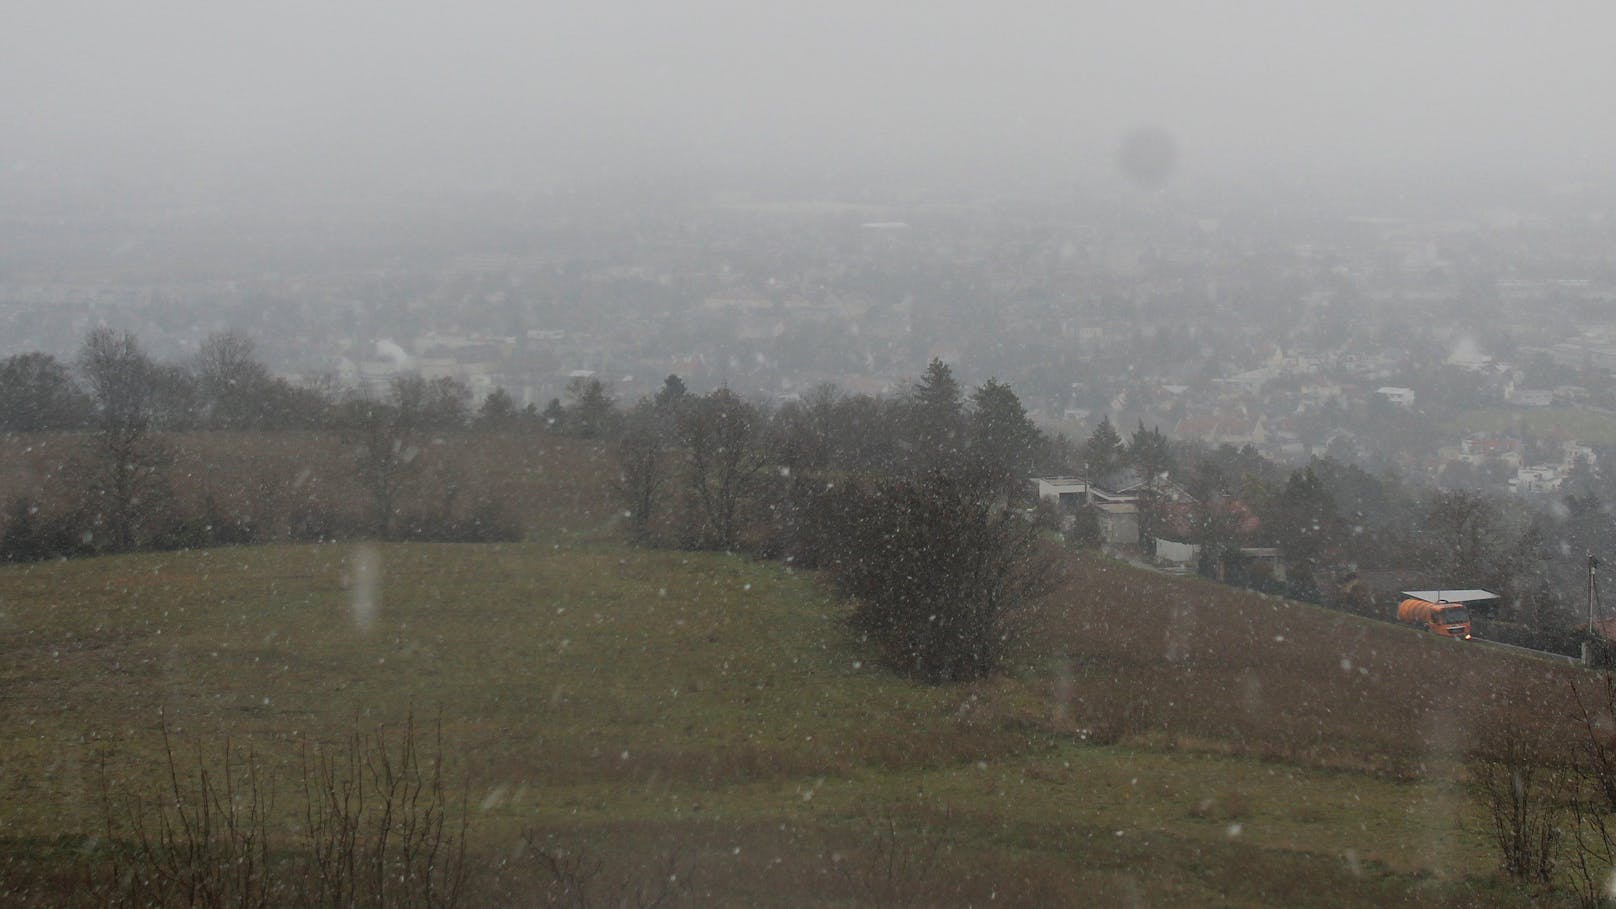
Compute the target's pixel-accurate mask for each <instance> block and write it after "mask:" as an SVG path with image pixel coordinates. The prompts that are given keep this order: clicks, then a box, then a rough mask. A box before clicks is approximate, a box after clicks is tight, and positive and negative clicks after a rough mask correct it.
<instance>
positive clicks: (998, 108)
mask: <svg viewBox="0 0 1616 909" xmlns="http://www.w3.org/2000/svg"><path fill="white" fill-rule="evenodd" d="M1613 30H1616V9H1613V8H1612V7H1611V6H1610V5H1609V4H1605V3H1598V2H1550V3H1544V4H1515V3H1501V2H1459V0H1441V2H1420V3H1406V2H1391V0H1370V2H1359V3H1346V2H1336V3H1307V4H1298V3H1286V2H1242V3H1233V4H1201V3H1164V2H1147V3H1131V2H1129V3H1124V2H1085V3H1012V4H986V3H958V2H947V3H897V2H895V3H863V2H847V0H833V2H816V3H806V2H788V3H767V4H756V3H745V2H718V0H696V2H682V3H621V2H607V3H598V4H597V3H591V4H562V3H538V4H530V3H511V2H505V3H477V4H468V5H460V4H440V3H424V2H419V0H405V2H390V3H382V2H353V3H340V4H330V3H312V2H302V0H298V2H290V3H273V4H272V3H227V4H219V3H201V2H186V0H177V2H172V3H162V4H126V3H113V2H60V3H58V2H36V0H19V2H17V3H12V4H9V5H8V8H7V14H6V23H5V28H4V29H3V30H0V192H3V193H4V196H3V198H5V199H7V200H10V202H11V204H23V203H48V202H51V201H59V200H60V199H62V198H71V199H73V200H76V201H77V202H79V203H82V204H85V205H91V206H95V205H98V204H104V205H107V206H113V207H115V206H116V205H117V204H118V202H119V200H120V199H125V198H129V197H131V196H133V197H137V198H143V197H147V196H157V197H162V196H164V195H169V196H172V197H174V198H179V199H183V200H187V201H194V202H201V203H205V204H241V203H244V202H245V203H248V204H252V203H254V202H258V203H265V202H272V201H273V202H286V201H288V200H291V199H295V200H304V199H309V200H322V201H326V202H330V201H333V200H338V201H341V200H352V201H355V202H358V201H363V200H373V199H377V198H380V199H383V200H388V201H392V202H399V201H405V202H408V201H409V200H412V199H419V198H422V197H430V196H434V195H437V194H442V193H450V194H455V193H461V192H465V191H477V192H481V191H496V192H528V191H533V190H535V189H540V190H544V189H551V188H555V187H559V186H567V185H574V184H577V183H579V182H591V181H595V182H598V181H607V182H611V181H621V180H656V181H664V182H674V183H677V182H678V181H681V180H691V179H697V180H700V181H702V183H703V184H704V185H706V184H711V183H716V184H718V185H724V184H730V185H736V184H748V185H758V184H767V183H768V182H769V181H771V180H797V181H801V180H809V181H813V180H821V181H825V180H828V181H829V182H830V183H831V184H832V185H836V186H844V187H846V186H860V185H864V184H868V183H869V182H874V181H882V180H890V179H895V178H897V179H902V180H904V181H908V182H914V183H920V184H924V185H936V184H938V183H948V182H955V183H957V182H959V181H967V182H977V183H981V184H983V185H989V186H997V185H1007V184H1009V185H1018V186H1027V185H1032V186H1038V185H1070V184H1078V185H1095V184H1104V183H1105V182H1106V181H1108V180H1111V179H1114V177H1115V169H1114V168H1113V167H1112V166H1111V165H1112V163H1113V160H1114V157H1115V152H1116V149H1117V146H1118V143H1119V142H1120V141H1121V139H1122V137H1123V136H1124V135H1126V134H1127V132H1128V131H1129V130H1131V129H1135V128H1139V127H1142V126H1154V127H1158V128H1160V129H1162V130H1164V131H1166V133H1167V134H1169V135H1171V136H1172V137H1173V138H1174V140H1175V141H1176V144H1177V147H1178V150H1179V164H1180V167H1179V169H1178V174H1177V177H1178V180H1179V182H1180V184H1181V185H1194V184H1197V183H1199V182H1204V181H1212V182H1214V183H1217V182H1219V181H1222V182H1225V183H1227V182H1228V181H1232V180H1239V181H1240V182H1241V183H1243V184H1252V183H1254V184H1262V183H1265V182H1268V183H1271V182H1273V181H1286V182H1292V183H1294V182H1301V183H1315V182H1316V183H1318V184H1321V185H1328V184H1331V183H1332V182H1333V183H1336V184H1339V183H1341V182H1343V181H1355V180H1361V179H1375V180H1380V179H1385V180H1392V181H1398V180H1410V179H1414V180H1453V181H1455V182H1458V183H1462V184H1465V185H1473V186H1477V187H1479V188H1480V189H1482V190H1485V189H1486V187H1487V186H1488V185H1489V184H1493V185H1498V184H1510V183H1513V182H1516V181H1524V182H1527V183H1540V182H1551V181H1586V180H1596V181H1599V180H1608V179H1609V178H1610V176H1611V167H1612V164H1611V162H1612V161H1616V118H1612V117H1610V116H1609V90H1610V88H1611V87H1612V86H1616V55H1612V54H1611V53H1610V52H1609V50H1610V49H1609V44H1608V37H1609V35H1610V34H1611V33H1612V31H1613Z"/></svg>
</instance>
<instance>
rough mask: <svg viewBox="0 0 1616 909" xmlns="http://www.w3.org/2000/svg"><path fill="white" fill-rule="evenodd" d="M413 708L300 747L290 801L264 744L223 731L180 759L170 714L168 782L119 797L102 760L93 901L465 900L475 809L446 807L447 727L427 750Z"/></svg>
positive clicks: (91, 873)
mask: <svg viewBox="0 0 1616 909" xmlns="http://www.w3.org/2000/svg"><path fill="white" fill-rule="evenodd" d="M420 740H421V733H420V730H418V729H417V728H416V726H415V723H414V720H413V718H411V719H409V720H406V722H405V724H404V726H403V728H402V729H401V730H399V731H398V732H397V733H396V734H394V735H389V733H388V732H387V730H385V729H378V730H377V731H376V732H375V733H372V734H361V733H359V732H355V733H353V734H352V735H351V736H350V737H349V738H348V740H347V742H346V743H345V744H344V745H342V746H339V747H337V748H335V749H333V750H331V751H318V752H309V751H305V753H304V755H303V761H302V765H301V773H300V774H299V778H298V779H297V780H296V781H295V784H294V786H293V787H292V798H293V799H294V801H295V806H294V810H291V811H286V812H279V811H277V810H276V795H277V788H278V787H277V785H276V783H277V782H278V781H277V779H276V777H275V774H274V773H273V772H272V771H271V770H270V769H269V766H268V765H267V764H266V763H265V761H264V760H263V759H262V758H260V757H259V756H258V755H257V754H256V753H255V752H252V751H247V752H245V753H243V752H241V751H240V750H238V749H235V748H233V747H231V745H230V744H229V743H228V742H227V743H226V744H225V746H224V747H223V749H222V762H221V764H220V766H219V767H218V768H217V769H215V768H210V767H209V766H208V765H207V762H206V761H205V760H204V758H203V755H202V751H201V749H200V748H199V749H198V753H197V759H196V764H195V766H194V768H193V767H190V766H182V761H181V759H180V758H178V757H177V756H176V755H175V753H174V748H173V745H172V742H171V741H170V738H169V733H168V728H167V724H166V722H165V724H164V727H163V746H164V757H165V759H166V761H167V767H166V769H167V773H168V781H167V784H166V785H165V786H164V788H163V790H162V791H160V792H144V793H143V792H135V793H129V794H127V795H124V796H122V797H115V796H113V794H112V793H111V791H110V786H109V785H108V784H107V782H106V774H105V766H104V765H103V773H102V781H103V786H102V791H103V797H102V805H103V810H102V814H103V820H104V823H105V830H106V837H107V843H106V846H105V849H104V850H102V851H101V852H100V853H99V854H97V855H96V856H94V857H92V859H91V860H90V861H91V862H92V863H93V864H92V867H90V868H89V869H88V874H87V879H88V880H89V882H90V890H91V894H90V896H91V900H92V902H93V903H95V904H114V905H128V906H153V907H167V906H226V905H230V906H238V907H278V906H376V907H380V906H397V907H405V909H408V907H422V909H437V907H452V906H455V905H458V904H459V903H460V902H461V898H462V891H463V889H464V885H465V871H466V862H465V858H466V832H467V824H468V815H467V813H466V811H465V808H464V806H462V807H461V810H460V811H459V817H458V819H456V818H453V817H451V815H452V813H453V812H452V810H451V807H450V804H449V799H448V793H447V791H446V789H445V786H444V781H443V767H442V760H441V755H442V728H441V724H440V725H439V727H438V728H437V730H436V731H435V733H434V736H433V741H432V745H433V753H432V754H430V755H426V754H423V752H422V748H421V741H420Z"/></svg>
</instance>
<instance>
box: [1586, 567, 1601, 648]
mask: <svg viewBox="0 0 1616 909" xmlns="http://www.w3.org/2000/svg"><path fill="white" fill-rule="evenodd" d="M1598 603H1599V558H1598V557H1597V556H1589V557H1588V636H1589V637H1593V635H1594V609H1595V607H1596V606H1597V605H1598Z"/></svg>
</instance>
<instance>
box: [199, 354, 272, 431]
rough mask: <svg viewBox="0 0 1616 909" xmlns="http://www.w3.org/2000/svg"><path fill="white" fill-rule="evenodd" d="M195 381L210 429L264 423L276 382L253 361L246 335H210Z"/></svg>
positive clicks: (234, 427)
mask: <svg viewBox="0 0 1616 909" xmlns="http://www.w3.org/2000/svg"><path fill="white" fill-rule="evenodd" d="M196 378H197V385H198V391H199V393H200V396H201V398H202V419H203V421H204V422H205V423H206V424H207V425H209V426H212V427H215V428H218V429H245V428H247V427H249V426H255V425H258V424H260V423H262V422H263V421H264V417H265V414H264V412H263V411H264V409H265V405H266V404H268V403H269V402H268V400H267V399H268V398H269V397H270V386H271V385H272V383H273V379H272V378H271V377H270V374H269V370H268V369H267V368H266V367H265V366H264V364H262V363H260V362H258V360H257V359H256V358H255V357H254V354H253V342H252V340H251V339H250V338H248V337H247V336H246V335H243V334H240V333H238V332H220V333H217V334H212V335H209V336H208V337H207V339H206V340H204V341H203V342H202V349H201V350H200V351H199V352H198V353H197V358H196Z"/></svg>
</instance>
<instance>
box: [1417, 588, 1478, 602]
mask: <svg viewBox="0 0 1616 909" xmlns="http://www.w3.org/2000/svg"><path fill="white" fill-rule="evenodd" d="M1403 596H1405V597H1413V598H1414V599H1416V600H1424V601H1426V602H1427V603H1474V602H1475V601H1477V600H1496V599H1498V594H1496V593H1490V592H1488V591H1485V590H1405V591H1403Z"/></svg>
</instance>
